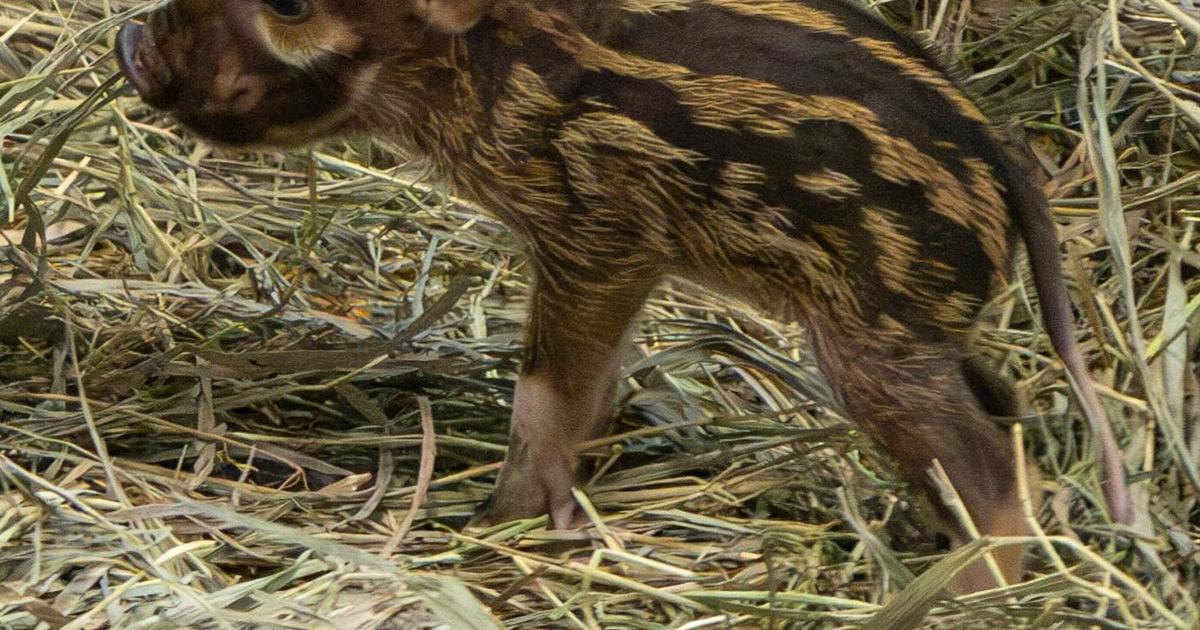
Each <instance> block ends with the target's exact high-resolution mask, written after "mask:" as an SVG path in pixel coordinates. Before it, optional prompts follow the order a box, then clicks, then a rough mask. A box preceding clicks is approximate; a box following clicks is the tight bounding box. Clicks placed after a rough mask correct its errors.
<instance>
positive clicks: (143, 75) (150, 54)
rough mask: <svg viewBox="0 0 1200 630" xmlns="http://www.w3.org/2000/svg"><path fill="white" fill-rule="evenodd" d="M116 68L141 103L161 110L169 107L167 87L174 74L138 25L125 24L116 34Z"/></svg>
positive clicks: (134, 23) (132, 23) (144, 30)
mask: <svg viewBox="0 0 1200 630" xmlns="http://www.w3.org/2000/svg"><path fill="white" fill-rule="evenodd" d="M116 52H117V64H118V65H119V66H120V67H121V74H123V75H125V79H126V80H128V81H129V83H130V84H132V85H133V87H134V89H136V90H137V92H138V94H139V95H140V96H141V97H142V100H144V101H146V103H148V104H149V105H151V106H153V107H158V108H166V107H168V106H169V105H170V103H169V102H168V101H169V99H168V98H167V85H168V84H169V83H170V80H171V72H170V69H169V68H168V67H167V64H166V62H165V61H164V60H163V59H162V57H161V56H160V55H159V54H158V52H157V51H156V50H155V48H154V43H153V42H151V41H147V38H146V29H145V28H143V27H142V25H140V24H137V23H136V22H126V23H125V24H123V25H122V26H121V30H119V31H117V50H116Z"/></svg>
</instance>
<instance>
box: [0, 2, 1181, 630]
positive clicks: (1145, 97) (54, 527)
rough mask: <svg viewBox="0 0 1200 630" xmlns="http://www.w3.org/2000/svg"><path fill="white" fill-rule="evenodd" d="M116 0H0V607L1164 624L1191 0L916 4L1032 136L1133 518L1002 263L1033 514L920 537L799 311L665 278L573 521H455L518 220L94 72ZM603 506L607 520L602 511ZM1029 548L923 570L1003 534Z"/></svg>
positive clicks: (993, 343)
mask: <svg viewBox="0 0 1200 630" xmlns="http://www.w3.org/2000/svg"><path fill="white" fill-rule="evenodd" d="M138 4H139V3H136V2H133V1H132V0H120V1H116V0H114V1H112V2H109V1H102V0H79V1H71V0H0V137H2V138H3V145H2V146H0V151H2V153H0V230H2V235H0V628H71V629H75V628H80V629H82V628H102V627H112V628H147V629H148V628H339V629H341V628H347V629H349V628H353V629H360V628H363V629H365V628H423V627H439V626H440V625H448V626H450V627H489V626H493V627H494V624H495V623H496V621H494V620H498V621H500V622H502V623H503V624H505V625H507V626H510V627H531V628H532V627H537V628H542V627H566V628H576V627H578V628H666V627H672V628H724V627H771V628H783V627H845V626H854V625H860V624H874V627H895V628H902V627H914V626H915V625H916V624H918V623H920V619H921V618H922V616H924V615H925V614H926V613H928V615H929V616H928V618H927V619H926V620H925V622H924V623H925V624H927V625H928V626H929V627H940V628H969V627H981V628H983V627H986V628H993V627H1021V626H1027V627H1103V628H1125V627H1130V628H1132V627H1145V628H1159V627H1176V628H1189V627H1195V625H1196V624H1197V622H1198V621H1197V620H1198V618H1200V617H1198V614H1197V598H1198V597H1200V586H1198V584H1200V554H1198V552H1197V544H1198V543H1200V508H1198V507H1197V499H1196V497H1197V492H1196V485H1195V484H1196V480H1197V477H1198V476H1200V471H1198V470H1197V468H1196V462H1197V461H1200V426H1198V425H1197V423H1198V421H1200V410H1198V407H1200V392H1198V389H1200V387H1198V385H1197V377H1196V373H1197V365H1198V364H1200V355H1198V353H1197V345H1198V342H1200V317H1198V316H1197V311H1198V310H1200V273H1198V271H1200V246H1198V244H1197V243H1198V242H1200V239H1198V238H1197V234H1196V228H1197V219H1198V218H1200V214H1198V213H1197V208H1200V186H1198V183H1200V145H1198V143H1197V134H1196V132H1197V130H1198V129H1200V95H1198V94H1197V91H1196V90H1197V85H1198V84H1200V61H1198V59H1200V57H1198V56H1197V39H1198V37H1200V13H1198V12H1197V11H1196V10H1195V9H1194V8H1193V6H1192V4H1191V3H1190V2H1189V1H1186V0H1185V1H1183V2H1178V3H1176V2H1174V1H1173V0H1138V1H1132V0H1130V1H1126V2H1118V1H1117V0H1111V2H1110V1H1105V0H1079V1H1071V2H1055V3H1050V4H1047V5H1044V6H1043V5H1031V4H1025V3H1016V2H1014V1H1010V0H976V1H975V3H974V4H973V5H971V4H967V3H961V4H960V3H958V2H943V3H931V4H929V5H928V6H926V5H917V6H907V5H904V4H903V3H901V2H890V3H883V7H882V8H883V9H884V11H885V12H886V13H887V14H888V15H889V16H890V17H891V18H892V19H896V20H898V21H901V22H904V23H907V24H909V25H912V26H914V27H917V28H924V29H927V30H928V31H930V32H932V33H934V34H935V35H936V37H937V39H938V40H939V41H940V42H942V44H943V45H944V46H945V47H946V48H947V49H949V50H950V51H951V52H952V53H953V54H955V55H956V56H957V57H959V58H960V59H961V60H962V62H963V63H964V64H965V65H966V66H967V67H968V68H970V70H971V72H972V74H970V75H969V77H968V83H969V85H970V86H971V88H972V89H973V90H975V91H976V92H978V93H979V94H980V95H981V98H982V103H983V105H984V106H985V107H986V108H987V109H988V110H989V112H990V113H991V114H992V115H993V116H994V117H995V118H996V119H997V120H1006V121H1007V120H1011V121H1019V122H1020V123H1021V125H1022V126H1023V129H1024V132H1025V133H1026V136H1027V138H1028V139H1029V140H1030V143H1031V145H1032V147H1033V148H1034V150H1035V152H1036V153H1037V156H1038V158H1039V159H1040V160H1041V161H1042V163H1043V164H1044V165H1045V166H1046V167H1047V170H1048V171H1049V172H1051V173H1053V175H1054V176H1053V179H1052V180H1051V181H1049V182H1048V183H1047V189H1048V190H1049V191H1051V193H1052V195H1053V197H1054V199H1055V203H1054V205H1055V209H1056V214H1057V220H1058V222H1059V225H1060V228H1061V234H1060V235H1061V237H1062V238H1063V239H1064V240H1065V241H1066V242H1067V246H1066V248H1065V255H1066V257H1067V263H1068V265H1067V268H1068V270H1069V273H1070V280H1071V281H1072V283H1073V285H1074V287H1073V288H1074V289H1075V290H1076V292H1077V293H1076V297H1077V300H1078V303H1080V304H1083V305H1085V308H1083V309H1082V311H1081V312H1082V314H1083V319H1082V322H1081V331H1080V332H1081V334H1082V335H1083V342H1084V345H1085V350H1086V352H1087V354H1088V356H1089V360H1090V362H1091V364H1092V365H1093V367H1094V369H1095V371H1096V376H1097V378H1098V380H1099V381H1100V383H1101V385H1102V389H1103V393H1104V395H1105V398H1106V399H1107V402H1108V403H1109V409H1110V413H1111V414H1112V415H1113V417H1114V419H1115V421H1116V424H1117V428H1118V433H1119V435H1120V436H1121V437H1122V439H1123V443H1124V444H1125V445H1126V448H1125V453H1126V457H1127V464H1128V466H1129V468H1130V469H1131V470H1133V471H1134V472H1135V473H1136V477H1135V481H1136V484H1135V485H1134V488H1135V493H1136V497H1137V501H1138V506H1139V508H1138V509H1139V514H1140V515H1141V516H1140V519H1139V521H1138V523H1137V524H1136V525H1135V526H1134V527H1132V528H1125V527H1119V526H1114V525H1112V524H1111V523H1110V522H1108V521H1107V520H1106V518H1105V516H1104V514H1103V512H1102V511H1101V510H1099V509H1098V508H1097V504H1096V501H1097V497H1098V486H1097V479H1096V467H1095V465H1094V460H1093V457H1092V455H1091V454H1092V452H1093V451H1092V444H1091V440H1090V436H1089V435H1088V434H1087V432H1086V431H1085V430H1083V429H1082V423H1081V419H1080V418H1079V417H1078V415H1077V413H1076V412H1075V409H1074V408H1073V407H1072V408H1071V409H1070V412H1069V413H1066V411H1067V401H1068V391H1067V389H1066V386H1065V382H1064V380H1063V375H1062V373H1061V371H1060V370H1059V369H1058V366H1057V363H1056V360H1055V359H1054V358H1053V354H1052V353H1051V352H1050V350H1049V346H1048V343H1047V341H1046V339H1045V336H1044V335H1043V334H1042V333H1041V332H1040V331H1039V330H1038V329H1037V327H1036V324H1035V323H1034V322H1035V321H1036V318H1034V316H1033V311H1032V310H1031V305H1030V301H1031V299H1032V296H1031V295H1030V291H1029V289H1028V287H1029V286H1030V285H1029V284H1028V282H1027V278H1025V277H1024V274H1019V275H1018V277H1017V278H1015V279H1014V282H1013V284H1012V287H1011V290H1010V291H1009V292H1007V293H1006V294H1005V295H1004V296H1003V298H1002V299H1000V300H998V301H997V303H996V305H995V308H994V309H993V311H994V316H993V319H994V320H995V321H996V322H998V327H997V328H995V329H994V330H989V331H988V332H987V333H986V334H985V335H984V337H983V339H982V345H983V346H984V347H985V348H986V349H988V350H989V352H990V353H991V354H992V356H994V357H995V358H996V359H997V361H1002V362H1003V363H1004V365H1005V367H1006V370H1007V371H1008V372H1009V373H1010V374H1011V375H1013V376H1014V377H1015V378H1016V379H1018V382H1019V384H1020V386H1021V387H1022V389H1023V390H1025V391H1026V392H1028V393H1029V394H1030V396H1032V397H1033V398H1034V399H1035V400H1036V401H1037V403H1038V405H1039V408H1040V409H1041V410H1042V411H1043V414H1042V416H1041V418H1042V420H1044V421H1043V422H1039V421H1036V420H1031V421H1030V422H1027V423H1026V424H1025V425H1024V429H1025V433H1026V434H1027V435H1026V440H1025V441H1024V444H1025V445H1026V446H1027V448H1028V449H1029V450H1030V452H1031V453H1032V454H1033V455H1034V456H1035V458H1036V461H1037V463H1038V465H1039V467H1040V468H1041V470H1042V471H1043V479H1044V482H1043V487H1042V488H1039V489H1038V491H1039V492H1045V493H1047V496H1048V497H1049V501H1047V503H1046V507H1045V508H1043V509H1042V511H1041V513H1040V514H1039V515H1037V521H1038V522H1039V523H1040V529H1041V531H1042V532H1044V533H1041V534H1039V535H1038V536H1034V537H1030V539H1027V540H1023V541H1014V540H981V541H978V542H976V543H974V544H973V545H970V546H968V547H966V548H964V549H962V550H959V551H958V552H955V553H953V554H946V553H945V552H943V551H939V549H938V547H937V541H936V539H935V538H933V537H932V536H930V535H929V533H928V532H927V531H926V527H925V526H924V525H923V524H922V521H921V520H920V519H919V516H918V515H917V514H916V513H915V512H914V510H913V508H912V506H910V505H909V500H910V498H911V497H912V496H913V494H912V493H911V492H909V491H908V490H907V489H905V488H904V487H902V486H901V485H900V484H898V483H896V482H895V481H894V476H893V475H891V474H890V473H889V472H888V464H887V460H886V458H882V457H877V456H876V454H875V453H874V452H873V451H872V450H871V449H870V447H869V446H868V445H866V444H865V443H864V441H863V440H862V439H861V437H860V436H858V435H857V434H856V433H855V432H853V431H852V430H851V429H850V428H849V426H848V425H847V424H846V423H845V422H844V421H842V419H840V418H839V417H838V416H837V415H836V414H835V413H834V412H832V411H830V410H829V409H830V405H831V400H830V396H829V394H828V392H827V390H826V388H825V387H824V385H823V384H822V382H821V380H820V378H819V377H818V375H817V374H816V372H815V371H814V368H813V364H812V361H811V359H810V358H809V356H808V354H807V349H806V348H805V346H804V344H803V341H802V334H801V333H802V331H800V330H798V329H797V328H795V327H794V326H788V325H784V324H781V323H779V322H774V321H770V320H766V319H763V318H760V317H757V316H755V315H753V314H748V313H745V312H742V311H739V310H734V309H731V308H730V307H729V306H728V305H727V303H726V302H725V301H723V300H721V299H719V298H717V297H715V296H712V295H708V294H706V293H703V292H700V291H697V290H694V289H691V288H688V287H667V288H665V289H664V290H662V291H661V292H659V293H658V294H657V295H656V296H655V298H654V299H653V302H652V304H651V305H650V308H649V317H648V319H647V321H646V323H645V325H644V326H643V329H642V334H641V336H640V338H639V340H638V343H637V345H636V348H635V349H631V351H630V355H629V357H628V362H627V364H628V366H629V367H628V369H627V372H626V375H627V377H628V378H627V379H625V381H624V385H623V391H622V395H623V400H624V402H625V404H624V406H623V409H624V410H625V412H624V414H623V417H622V420H621V422H620V423H619V425H618V428H617V433H616V434H615V435H614V436H613V437H611V438H606V439H603V440H597V441H596V442H595V443H594V444H592V445H591V448H590V450H589V457H590V458H591V459H592V460H593V461H594V462H595V463H596V470H597V471H598V472H597V473H596V474H595V475H594V476H593V477H592V478H591V479H589V480H588V481H587V483H586V485H585V489H586V491H587V493H586V496H584V495H582V494H581V495H580V496H581V499H583V500H584V501H585V505H586V506H587V508H588V510H589V513H590V514H592V517H593V519H596V521H597V527H596V529H595V530H594V531H593V532H589V533H578V532H555V531H547V530H546V528H545V525H546V523H545V520H544V519H537V520H533V521H529V522H522V523H511V524H508V525H506V526H502V527H498V528H496V529H493V530H489V531H485V532H470V533H463V532H462V531H461V528H460V526H461V525H462V524H463V523H464V522H465V520H466V518H467V517H468V516H469V515H470V513H471V510H472V508H473V507H474V506H475V505H476V504H477V503H478V502H479V501H481V500H482V499H483V498H484V497H486V496H487V493H488V491H489V489H490V487H491V484H492V481H493V478H494V472H495V470H496V469H497V467H498V462H499V461H500V459H501V457H502V455H503V449H504V444H505V441H506V440H505V431H506V424H507V414H508V401H509V400H510V399H511V394H512V383H513V377H514V369H515V367H516V365H517V360H518V358H519V351H520V347H519V343H520V341H519V330H520V323H521V312H522V308H521V306H522V304H521V303H522V299H523V296H524V295H525V293H526V288H527V287H526V275H525V273H524V268H523V263H522V261H521V259H520V257H519V255H518V253H517V248H516V246H515V244H514V242H513V241H512V239H511V238H510V236H509V235H508V234H507V233H506V232H505V231H504V230H503V229H501V227H500V226H498V225H497V224H496V223H495V222H494V221H492V220H490V219H487V218H482V217H480V216H478V215H477V214H476V209H475V208H473V207H471V206H469V205H466V204H463V203H461V202H458V201H456V200H453V199H447V198H445V197H444V196H443V195H441V194H439V193H438V192H437V191H436V190H431V189H430V188H428V187H426V186H422V185H421V184H420V183H419V182H417V181H416V180H417V179H418V175H419V173H417V172H416V171H414V170H413V169H411V168H408V167H406V165H405V164H403V163H396V162H395V161H394V160H393V158H391V157H389V156H388V155H386V154H384V153H382V152H380V151H379V150H378V149H376V148H374V147H372V146H370V145H369V144H366V143H363V142H358V141H356V142H349V143H342V144H330V145H327V146H324V147H321V148H320V149H318V150H316V151H314V152H312V153H309V154H305V153H292V154H288V155H277V154H259V155H231V154H225V153H218V152H214V151H212V150H211V149H209V148H207V147H205V146H204V145H202V144H198V143H197V142H196V141H195V140H194V139H193V138H191V137H189V136H187V135H186V134H181V133H180V132H179V130H178V129H177V128H176V127H175V126H174V125H173V124H172V123H171V121H169V120H167V119H165V118H164V117H162V116H160V115H157V114H155V113H153V112H151V111H149V110H147V108H146V107H145V106H143V105H142V104H141V103H140V102H139V101H138V100H137V99H135V98H132V97H131V96H130V93H129V91H128V89H127V88H124V87H122V84H121V83H120V82H119V81H117V80H116V79H115V77H114V72H115V64H114V62H113V59H112V56H111V53H110V52H109V51H110V45H111V38H112V34H113V31H114V29H115V25H116V24H118V23H119V22H120V21H121V19H123V17H124V15H125V14H124V13H123V12H124V11H126V10H128V9H130V8H132V7H136V6H137V5H138ZM601 517H603V519H604V520H603V522H601V521H599V519H600V518H601ZM1014 542H1027V543H1029V544H1027V549H1028V550H1029V551H1030V553H1032V554H1034V555H1035V556H1036V558H1035V560H1034V562H1033V563H1032V564H1033V566H1034V567H1035V571H1034V575H1033V576H1031V579H1030V580H1029V581H1027V582H1025V583H1023V584H1018V585H1013V586H1011V587H1009V588H1007V589H1003V590H996V591H991V592H986V593H980V594H976V595H973V596H970V597H964V598H959V599H946V598H943V597H941V596H940V595H939V591H940V588H941V586H942V585H944V584H945V582H946V581H947V580H948V579H949V578H950V576H951V575H952V574H953V573H954V571H955V570H956V568H958V567H961V566H962V565H963V564H964V563H965V562H966V561H968V560H970V559H971V558H974V557H978V555H979V554H980V553H982V552H983V551H984V550H985V549H987V548H991V547H994V546H995V545H998V544H1012V543H1014Z"/></svg>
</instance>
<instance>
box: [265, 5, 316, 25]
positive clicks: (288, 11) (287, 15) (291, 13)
mask: <svg viewBox="0 0 1200 630" xmlns="http://www.w3.org/2000/svg"><path fill="white" fill-rule="evenodd" d="M263 4H265V5H267V7H268V8H269V9H271V12H272V13H274V14H275V16H276V17H278V18H279V19H281V20H283V21H285V22H303V21H304V20H307V19H308V18H309V17H311V16H312V10H313V7H312V2H311V0H263Z"/></svg>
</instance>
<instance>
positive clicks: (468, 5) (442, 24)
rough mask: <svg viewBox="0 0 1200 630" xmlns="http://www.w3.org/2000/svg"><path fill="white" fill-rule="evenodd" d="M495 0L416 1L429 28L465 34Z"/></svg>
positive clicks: (488, 9) (485, 13)
mask: <svg viewBox="0 0 1200 630" xmlns="http://www.w3.org/2000/svg"><path fill="white" fill-rule="evenodd" d="M494 2H495V0H417V3H416V4H417V8H418V10H419V12H420V14H421V15H422V16H423V17H424V18H425V21H427V22H428V23H429V25H430V26H432V27H433V28H436V29H438V30H440V31H443V32H446V33H453V34H457V33H465V32H467V31H469V30H471V27H472V26H475V25H476V24H477V23H479V20H482V19H483V16H484V15H487V12H488V11H490V10H491V8H492V4H493V3H494Z"/></svg>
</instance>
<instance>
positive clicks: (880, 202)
mask: <svg viewBox="0 0 1200 630" xmlns="http://www.w3.org/2000/svg"><path fill="white" fill-rule="evenodd" d="M581 90H582V92H581V96H583V97H585V98H587V99H590V100H592V101H594V102H598V103H604V104H606V105H608V106H611V107H612V108H613V109H616V110H617V111H619V112H621V113H622V114H624V115H626V116H628V117H629V118H632V119H634V120H637V121H639V122H641V123H642V124H644V125H646V126H647V127H649V128H650V129H651V130H652V131H653V132H654V134H655V135H657V136H658V137H659V138H661V139H663V140H665V141H667V142H669V143H671V144H673V145H675V146H677V147H681V148H685V149H690V150H693V151H696V152H698V153H701V154H703V155H705V156H707V158H708V159H707V160H705V161H703V162H702V163H700V164H698V165H694V166H691V167H690V168H691V169H692V170H693V174H692V176H693V177H694V178H695V179H696V180H697V181H701V182H704V183H705V184H706V185H707V187H706V189H705V191H704V194H705V195H706V196H707V197H708V199H706V201H720V192H719V191H718V190H716V188H715V184H716V183H717V182H718V174H719V173H720V171H721V168H722V167H723V166H724V165H725V164H727V163H731V162H737V163H745V164H755V165H758V166H760V167H762V168H763V169H764V170H765V171H766V174H767V179H768V181H767V183H766V184H765V185H764V186H763V187H762V189H761V190H760V191H759V194H760V197H761V199H762V201H763V202H764V204H766V205H769V206H778V207H785V208H789V209H791V210H792V212H793V215H792V217H791V219H792V220H793V225H794V230H795V231H796V233H797V234H803V235H805V236H808V237H810V238H812V239H814V240H816V241H817V242H818V243H821V244H822V246H824V247H825V248H826V249H827V250H828V251H829V252H830V253H831V254H834V255H836V254H837V250H836V248H834V247H833V246H832V245H831V244H829V243H824V242H822V239H821V238H820V236H819V235H818V234H817V233H816V232H815V231H814V230H813V227H814V226H817V225H833V226H837V227H839V228H842V229H843V230H845V231H846V232H847V234H848V236H849V237H850V238H851V239H852V241H853V246H854V248H855V249H856V250H857V251H858V253H860V254H861V258H860V259H859V260H858V261H857V263H856V264H854V265H853V266H850V267H849V268H848V270H849V273H850V274H851V275H852V276H856V277H858V279H860V280H870V279H874V278H876V277H877V275H878V274H877V272H876V271H875V266H874V265H875V262H876V258H877V255H878V254H877V251H876V249H877V248H876V247H875V245H874V243H873V242H872V240H871V237H870V235H869V234H868V233H867V232H866V230H864V229H863V228H862V226H861V221H862V216H861V210H860V209H861V207H863V206H866V205H869V206H876V207H880V208H884V209H888V210H892V211H894V212H896V213H898V214H899V215H900V216H901V217H903V218H904V219H905V222H904V227H905V228H907V229H908V231H909V234H910V235H911V236H912V237H913V238H914V239H915V240H917V241H919V242H920V243H921V244H922V245H923V246H924V247H925V248H926V252H925V253H927V254H928V255H930V256H931V257H933V258H935V259H937V260H941V261H944V262H948V263H951V264H952V265H954V266H955V267H956V268H957V269H958V270H959V273H958V274H957V280H956V282H955V283H954V285H953V286H952V287H946V291H947V292H949V291H950V290H956V291H960V292H962V293H965V294H968V295H973V296H977V297H978V298H979V299H981V300H983V299H985V298H986V294H987V290H988V287H989V282H990V280H991V277H992V265H991V263H990V262H989V261H988V259H987V256H986V255H985V253H984V251H983V248H982V246H981V245H980V241H979V238H978V236H977V235H976V234H975V233H974V232H973V231H971V230H970V229H968V228H965V227H963V226H961V225H958V224H957V223H954V222H953V221H951V220H949V219H947V218H945V217H943V216H940V215H938V214H936V213H933V212H931V211H930V210H929V206H928V201H927V200H926V198H925V191H924V189H923V188H921V187H920V186H919V185H916V184H913V185H907V186H904V185H899V184H896V183H893V182H890V181H887V180H885V179H883V178H882V177H880V176H878V175H876V174H875V173H874V172H873V171H872V169H871V161H870V159H871V154H872V152H873V148H872V146H871V143H870V141H869V140H867V138H865V137H864V136H863V135H862V133H860V132H859V131H858V129H856V128H855V127H853V126H852V125H848V124H844V123H839V122H835V121H806V122H801V123H798V124H796V125H795V129H796V133H795V134H794V135H793V136H792V137H790V138H769V137H763V136H759V135H753V134H751V133H748V132H738V131H731V130H724V129H715V128H711V127H704V126H700V125H697V124H695V123H694V122H692V119H691V114H690V112H689V111H688V108H687V107H686V106H684V105H682V104H680V103H679V101H678V99H677V97H676V95H675V93H674V92H673V91H672V90H671V89H670V88H669V87H668V86H666V85H664V84H662V83H659V82H657V81H652V80H645V79H633V78H630V77H625V76H620V75H616V74H613V73H609V72H595V73H588V74H586V75H584V76H583V77H582V78H581ZM579 113H582V112H575V115H578V114H579ZM823 168H830V169H833V170H836V171H839V172H842V173H846V174H848V175H849V176H851V177H852V178H854V179H855V180H856V181H858V182H859V183H860V184H861V186H862V191H861V194H860V195H859V196H856V197H853V198H850V199H847V200H844V201H839V200H834V199H830V198H828V197H825V196H822V195H817V194H814V193H810V192H808V191H805V190H802V189H800V188H798V187H797V186H796V184H795V183H794V180H795V175H797V174H816V173H819V172H821V170H822V169H823ZM843 262H845V261H843ZM868 288H869V289H870V290H872V291H878V292H881V293H886V289H884V288H883V287H882V286H878V287H876V286H871V287H868ZM889 299H890V300H892V301H894V302H895V304H897V305H898V304H900V303H902V302H905V301H906V298H900V297H898V296H890V297H887V296H885V297H884V300H883V301H885V302H886V301H888V300H889Z"/></svg>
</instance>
